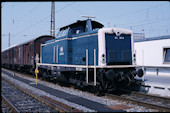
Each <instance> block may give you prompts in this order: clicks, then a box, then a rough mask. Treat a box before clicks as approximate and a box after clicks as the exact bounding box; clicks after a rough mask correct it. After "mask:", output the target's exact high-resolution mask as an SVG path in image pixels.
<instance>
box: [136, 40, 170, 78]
mask: <svg viewBox="0 0 170 113" xmlns="http://www.w3.org/2000/svg"><path fill="white" fill-rule="evenodd" d="M166 47H168V48H170V38H166V39H161V38H160V39H156V40H145V41H137V42H134V50H135V53H136V65H139V66H144V67H145V68H144V69H145V74H150V75H168V76H170V63H164V54H163V48H166Z"/></svg>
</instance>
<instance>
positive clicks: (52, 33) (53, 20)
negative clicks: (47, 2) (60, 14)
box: [50, 1, 55, 37]
mask: <svg viewBox="0 0 170 113" xmlns="http://www.w3.org/2000/svg"><path fill="white" fill-rule="evenodd" d="M50 34H51V36H54V37H55V2H54V1H52V3H51V30H50Z"/></svg>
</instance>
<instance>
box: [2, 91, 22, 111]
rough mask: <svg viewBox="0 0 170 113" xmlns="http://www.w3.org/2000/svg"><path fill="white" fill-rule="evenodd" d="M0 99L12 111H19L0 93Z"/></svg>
mask: <svg viewBox="0 0 170 113" xmlns="http://www.w3.org/2000/svg"><path fill="white" fill-rule="evenodd" d="M1 98H2V101H3V102H5V104H6V105H7V106H8V107H9V108H10V109H11V110H12V112H13V113H20V111H19V110H18V109H17V108H16V107H15V106H14V105H13V104H12V103H11V102H10V101H9V100H8V99H7V98H6V97H5V96H4V95H3V94H2V93H1Z"/></svg>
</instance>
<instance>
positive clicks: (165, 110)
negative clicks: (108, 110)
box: [106, 90, 170, 112]
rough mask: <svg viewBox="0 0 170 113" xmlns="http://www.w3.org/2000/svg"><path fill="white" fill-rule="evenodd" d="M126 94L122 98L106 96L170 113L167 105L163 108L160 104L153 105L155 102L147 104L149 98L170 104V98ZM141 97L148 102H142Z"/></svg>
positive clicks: (133, 93) (132, 93)
mask: <svg viewBox="0 0 170 113" xmlns="http://www.w3.org/2000/svg"><path fill="white" fill-rule="evenodd" d="M124 91H125V90H124ZM125 92H126V93H128V94H127V95H125V96H121V95H119V96H118V95H115V94H106V95H107V96H108V97H109V98H112V99H118V100H122V101H129V102H132V103H134V104H138V105H142V106H145V107H149V108H153V109H157V110H159V111H161V112H170V106H169V107H168V106H166V105H165V106H163V105H160V104H153V103H154V101H153V102H147V98H149V99H152V100H159V102H160V101H166V102H168V103H170V98H164V97H158V96H154V95H148V94H143V93H138V92H128V91H125ZM129 94H130V95H129ZM130 96H132V97H130ZM134 96H135V97H134ZM141 97H143V99H146V100H145V101H142V99H141ZM138 98H139V99H138Z"/></svg>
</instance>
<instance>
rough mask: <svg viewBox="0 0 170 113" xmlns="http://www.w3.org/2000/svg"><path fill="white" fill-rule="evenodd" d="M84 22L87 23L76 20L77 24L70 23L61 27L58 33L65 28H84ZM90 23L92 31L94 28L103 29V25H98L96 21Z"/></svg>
mask: <svg viewBox="0 0 170 113" xmlns="http://www.w3.org/2000/svg"><path fill="white" fill-rule="evenodd" d="M86 21H87V20H78V21H77V22H74V23H72V24H70V25H67V26H64V27H61V28H60V31H61V30H63V29H66V28H68V27H76V26H80V25H84V26H85V25H86ZM91 22H92V27H93V28H94V29H95V28H102V27H104V25H103V24H101V23H99V22H97V21H94V20H91Z"/></svg>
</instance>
